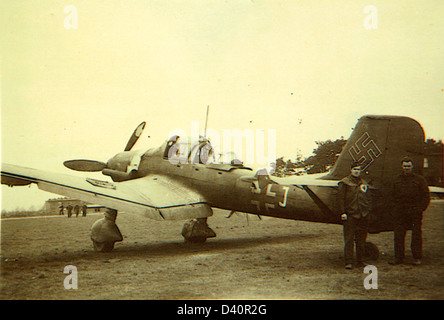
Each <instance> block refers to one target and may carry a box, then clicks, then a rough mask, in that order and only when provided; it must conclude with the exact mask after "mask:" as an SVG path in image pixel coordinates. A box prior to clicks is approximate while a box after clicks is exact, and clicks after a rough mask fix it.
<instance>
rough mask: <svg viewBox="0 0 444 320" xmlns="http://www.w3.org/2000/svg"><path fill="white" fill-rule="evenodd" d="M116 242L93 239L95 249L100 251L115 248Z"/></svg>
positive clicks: (108, 250)
mask: <svg viewBox="0 0 444 320" xmlns="http://www.w3.org/2000/svg"><path fill="white" fill-rule="evenodd" d="M114 243H115V242H113V241H111V242H97V241H94V240H93V246H94V250H96V251H98V252H110V251H112V250H113V249H114Z"/></svg>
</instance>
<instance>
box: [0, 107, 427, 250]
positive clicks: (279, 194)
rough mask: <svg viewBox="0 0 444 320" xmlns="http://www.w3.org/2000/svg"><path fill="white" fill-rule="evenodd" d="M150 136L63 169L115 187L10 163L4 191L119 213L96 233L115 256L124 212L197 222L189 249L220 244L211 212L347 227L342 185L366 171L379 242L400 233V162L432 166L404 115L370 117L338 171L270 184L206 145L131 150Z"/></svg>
mask: <svg viewBox="0 0 444 320" xmlns="http://www.w3.org/2000/svg"><path fill="white" fill-rule="evenodd" d="M144 127H145V122H143V123H141V124H140V125H139V126H138V127H137V128H136V130H135V131H134V133H133V135H132V136H131V138H130V139H129V141H128V144H127V146H126V147H125V149H124V151H123V152H120V153H118V154H116V155H115V156H113V157H112V158H111V159H109V160H108V161H107V162H106V163H105V162H101V161H95V160H69V161H65V162H64V165H65V166H66V167H68V168H70V169H73V170H77V171H101V172H102V173H103V174H104V175H106V176H109V177H111V179H112V182H111V181H102V180H97V179H90V178H81V177H74V176H70V175H63V174H58V173H51V172H47V171H42V170H37V169H31V168H25V167H21V166H16V165H12V164H5V163H3V164H2V168H1V183H2V184H7V185H9V186H23V185H28V184H31V183H35V184H37V186H38V187H39V188H40V189H42V190H44V191H48V192H52V193H56V194H60V195H64V196H68V197H71V198H74V199H81V200H83V201H85V202H88V203H94V204H100V205H103V206H105V207H107V208H109V209H112V210H108V212H107V213H106V214H105V218H103V219H101V220H98V221H96V223H94V224H93V226H92V229H91V239H92V241H93V244H94V248H95V249H96V250H97V251H110V250H112V249H113V247H114V243H115V242H117V241H122V239H123V238H122V235H121V233H120V231H119V228H118V227H117V225H116V223H115V221H116V216H117V212H126V213H134V214H140V215H144V216H146V217H148V218H151V219H155V220H169V219H183V220H188V221H187V222H185V224H184V227H183V229H182V235H183V236H184V238H185V240H186V241H189V242H204V241H205V240H206V239H207V238H210V237H215V236H216V234H215V233H214V231H213V230H212V229H211V228H210V227H209V226H208V223H207V218H208V217H210V216H211V215H212V214H213V211H212V208H221V209H226V210H230V211H231V212H232V213H233V212H245V213H249V214H255V215H259V216H261V215H263V216H271V217H278V218H284V219H293V220H304V221H312V222H321V223H332V224H340V223H341V220H340V214H339V212H338V211H337V186H338V182H339V181H340V180H341V179H342V178H344V177H345V176H347V175H348V174H349V173H350V170H349V169H350V164H351V163H352V162H354V161H359V162H360V163H361V168H362V169H363V171H362V174H361V176H362V177H363V178H364V179H365V180H366V181H368V182H369V183H370V184H371V186H372V188H371V189H370V193H371V197H372V200H373V209H372V211H373V212H372V214H371V217H372V219H371V222H370V233H378V232H383V231H392V230H393V221H392V219H391V214H390V213H391V211H392V208H391V201H390V197H391V191H390V190H391V183H392V181H393V180H394V178H395V177H396V176H397V175H399V174H400V168H401V166H400V160H401V159H402V158H403V157H404V156H406V155H408V156H409V157H410V158H411V159H412V160H413V162H414V167H415V169H416V171H417V173H421V171H422V168H423V161H424V150H423V148H424V132H423V129H422V127H421V125H420V124H419V123H418V122H416V121H415V120H413V119H411V118H408V117H401V116H376V115H366V116H363V117H361V118H360V119H359V120H358V123H357V125H356V127H355V128H354V130H353V132H352V134H351V136H350V138H349V139H348V141H347V144H346V145H345V147H344V148H343V150H342V152H341V154H340V155H339V157H338V159H337V161H336V163H335V165H334V167H333V168H332V170H331V171H330V172H328V173H324V174H316V175H305V176H293V177H287V178H285V177H284V178H278V177H274V176H270V175H269V174H268V173H267V171H266V170H259V171H257V172H253V170H252V169H251V168H248V167H245V166H243V164H242V163H241V162H239V161H231V162H230V163H215V162H214V161H209V160H210V159H211V158H212V153H213V148H212V146H211V144H210V142H209V141H208V140H207V139H201V140H200V141H199V142H198V143H196V144H194V145H193V144H192V143H191V142H189V141H185V142H181V141H180V139H176V138H177V137H173V138H172V139H171V138H170V139H169V140H167V141H165V142H164V143H163V144H162V145H161V146H159V147H157V148H151V149H149V150H147V151H137V150H132V147H133V146H134V144H135V143H136V141H137V140H138V138H139V137H140V135H141V133H142V131H143V129H144ZM184 150H185V151H184ZM174 159H176V161H174ZM366 248H367V254H368V255H369V257H373V258H376V257H377V255H378V252H379V251H378V249H377V248H376V246H374V245H373V244H371V243H367V246H366Z"/></svg>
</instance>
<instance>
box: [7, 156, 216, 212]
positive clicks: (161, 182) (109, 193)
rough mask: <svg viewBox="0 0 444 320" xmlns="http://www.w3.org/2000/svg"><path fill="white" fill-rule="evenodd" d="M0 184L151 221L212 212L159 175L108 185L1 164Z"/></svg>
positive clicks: (182, 187) (189, 191)
mask: <svg viewBox="0 0 444 320" xmlns="http://www.w3.org/2000/svg"><path fill="white" fill-rule="evenodd" d="M1 178H2V181H1V183H2V184H7V185H11V186H15V185H27V184H30V183H35V184H37V186H38V188H39V189H41V190H44V191H48V192H51V193H56V194H60V195H63V196H67V197H70V198H73V199H81V200H83V201H86V202H88V203H94V204H100V205H103V206H105V207H109V208H113V209H116V210H119V211H122V212H131V213H136V214H141V215H145V216H146V217H148V218H151V219H154V220H164V219H165V220H182V219H192V218H205V217H208V216H211V215H212V210H211V208H210V206H209V205H208V204H207V203H206V201H205V200H204V199H203V198H202V197H201V195H200V194H199V193H197V192H196V191H194V190H192V189H190V188H188V187H187V186H185V185H183V184H181V183H180V182H178V181H176V180H174V179H171V178H168V177H165V176H161V175H149V176H146V177H143V178H139V179H134V180H129V181H124V182H117V183H111V182H108V181H102V180H96V179H90V178H81V177H75V176H70V175H65V174H59V173H53V172H49V171H43V170H38V169H32V168H26V167H21V166H17V165H12V164H5V163H3V164H2V169H1Z"/></svg>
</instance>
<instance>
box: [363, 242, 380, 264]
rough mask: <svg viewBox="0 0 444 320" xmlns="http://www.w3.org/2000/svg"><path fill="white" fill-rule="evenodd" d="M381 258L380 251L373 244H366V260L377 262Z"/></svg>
mask: <svg viewBox="0 0 444 320" xmlns="http://www.w3.org/2000/svg"><path fill="white" fill-rule="evenodd" d="M378 257H379V249H378V247H377V246H376V245H375V244H374V243H372V242H368V241H367V242H366V243H365V260H377V259H378Z"/></svg>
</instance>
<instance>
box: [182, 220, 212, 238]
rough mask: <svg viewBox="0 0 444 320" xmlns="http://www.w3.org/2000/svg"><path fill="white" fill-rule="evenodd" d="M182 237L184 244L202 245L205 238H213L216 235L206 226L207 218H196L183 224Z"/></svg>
mask: <svg viewBox="0 0 444 320" xmlns="http://www.w3.org/2000/svg"><path fill="white" fill-rule="evenodd" d="M182 236H183V237H184V239H185V242H189V243H204V242H205V241H206V240H207V238H214V237H215V236H216V233H215V232H214V231H213V230H212V229H211V228H210V227H209V226H208V223H207V218H197V219H193V220H189V221H187V222H185V224H184V225H183V228H182Z"/></svg>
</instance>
